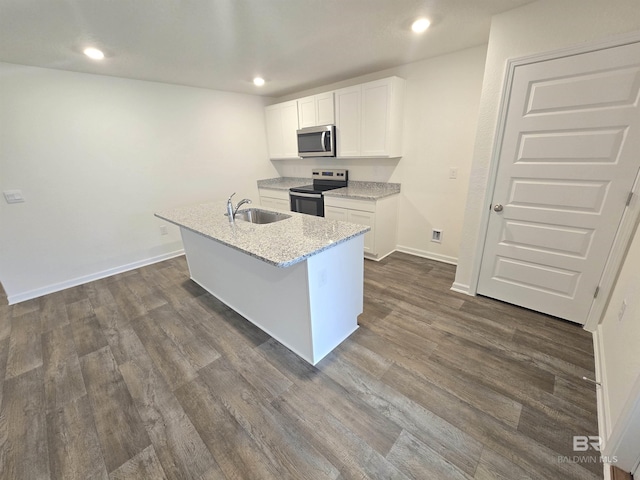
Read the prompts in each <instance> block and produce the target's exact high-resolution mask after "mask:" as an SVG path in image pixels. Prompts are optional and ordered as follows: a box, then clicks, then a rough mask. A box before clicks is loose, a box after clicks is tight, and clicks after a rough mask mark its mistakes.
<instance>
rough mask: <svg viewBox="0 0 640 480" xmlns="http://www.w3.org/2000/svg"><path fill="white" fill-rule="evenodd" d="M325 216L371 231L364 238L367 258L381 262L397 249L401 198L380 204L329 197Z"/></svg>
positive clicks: (378, 202)
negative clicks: (364, 227) (399, 201)
mask: <svg viewBox="0 0 640 480" xmlns="http://www.w3.org/2000/svg"><path fill="white" fill-rule="evenodd" d="M324 216H325V218H328V219H331V220H341V221H343V222H351V223H357V224H360V225H367V226H369V227H371V230H370V231H369V232H367V233H365V235H364V254H365V257H367V258H370V259H372V260H381V259H382V258H384V257H386V256H387V255H389V254H390V253H392V252H393V251H394V250H395V249H396V230H397V226H398V195H391V196H389V197H384V198H381V199H378V200H360V199H351V198H341V197H327V196H325V198H324Z"/></svg>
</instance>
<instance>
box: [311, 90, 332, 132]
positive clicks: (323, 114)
mask: <svg viewBox="0 0 640 480" xmlns="http://www.w3.org/2000/svg"><path fill="white" fill-rule="evenodd" d="M314 105H315V110H316V125H333V124H334V123H335V121H336V116H335V109H334V105H333V92H327V93H321V94H319V95H316V96H315V102H314Z"/></svg>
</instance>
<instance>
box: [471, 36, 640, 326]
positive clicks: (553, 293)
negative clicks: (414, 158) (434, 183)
mask: <svg viewBox="0 0 640 480" xmlns="http://www.w3.org/2000/svg"><path fill="white" fill-rule="evenodd" d="M639 91H640V43H634V44H630V45H624V46H620V47H615V48H608V49H604V50H599V51H595V52H590V53H584V54H580V55H573V56H568V57H563V58H558V59H554V60H548V61H543V62H537V63H531V64H527V65H520V66H517V67H515V69H514V73H513V82H512V88H511V91H510V93H509V103H508V107H507V114H506V120H505V122H504V133H503V136H502V138H503V140H502V145H501V147H500V152H499V164H498V170H497V177H496V183H495V189H494V194H493V201H492V204H491V206H489V205H487V208H491V214H490V218H489V225H488V230H487V235H486V240H485V248H484V253H483V257H482V265H481V268H480V277H479V282H478V293H480V294H482V295H486V296H489V297H493V298H497V299H500V300H504V301H506V302H509V303H514V304H517V305H521V306H523V307H527V308H530V309H533V310H537V311H540V312H544V313H548V314H550V315H554V316H557V317H561V318H564V319H567V320H571V321H573V322H577V323H580V324H584V323H585V321H586V318H587V314H588V312H589V309H590V307H591V304H592V302H593V299H594V293H595V291H596V288H597V286H598V282H599V281H600V277H601V275H602V272H603V269H604V266H605V263H606V260H607V256H608V255H609V252H610V250H611V247H612V244H613V241H614V237H615V234H616V230H617V228H618V225H619V224H620V220H621V217H622V214H623V212H624V209H625V207H626V203H627V199H628V196H629V193H630V191H631V189H632V186H633V183H634V180H635V178H636V176H637V175H638V170H639V168H640V108H639V106H638V103H639Z"/></svg>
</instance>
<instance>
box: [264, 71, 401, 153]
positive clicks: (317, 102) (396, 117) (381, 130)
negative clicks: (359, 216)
mask: <svg viewBox="0 0 640 480" xmlns="http://www.w3.org/2000/svg"><path fill="white" fill-rule="evenodd" d="M404 84H405V81H404V80H403V79H402V78H399V77H389V78H384V79H382V80H376V81H374V82H368V83H363V84H360V85H354V86H352V87H346V88H342V89H340V90H336V91H332V92H325V93H320V94H318V95H311V96H309V97H304V98H299V99H297V100H291V101H289V102H284V103H277V104H275V105H270V106H268V107H266V109H265V116H266V122H267V140H268V142H269V157H270V158H299V157H298V137H297V134H296V130H297V129H298V128H304V127H316V126H319V125H332V124H335V125H336V142H337V156H338V157H364V158H366V157H401V156H402V115H403V107H404Z"/></svg>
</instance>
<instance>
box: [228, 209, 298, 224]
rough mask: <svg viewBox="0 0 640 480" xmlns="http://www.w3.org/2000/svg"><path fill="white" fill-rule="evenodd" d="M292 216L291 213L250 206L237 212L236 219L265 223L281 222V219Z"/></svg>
mask: <svg viewBox="0 0 640 480" xmlns="http://www.w3.org/2000/svg"><path fill="white" fill-rule="evenodd" d="M287 218H291V215H287V214H286V213H279V212H270V211H268V210H260V209H258V208H248V209H246V210H240V211H239V212H238V213H236V220H244V221H245V222H251V223H258V224H261V225H262V224H265V223H273V222H279V221H280V220H286V219H287Z"/></svg>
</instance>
